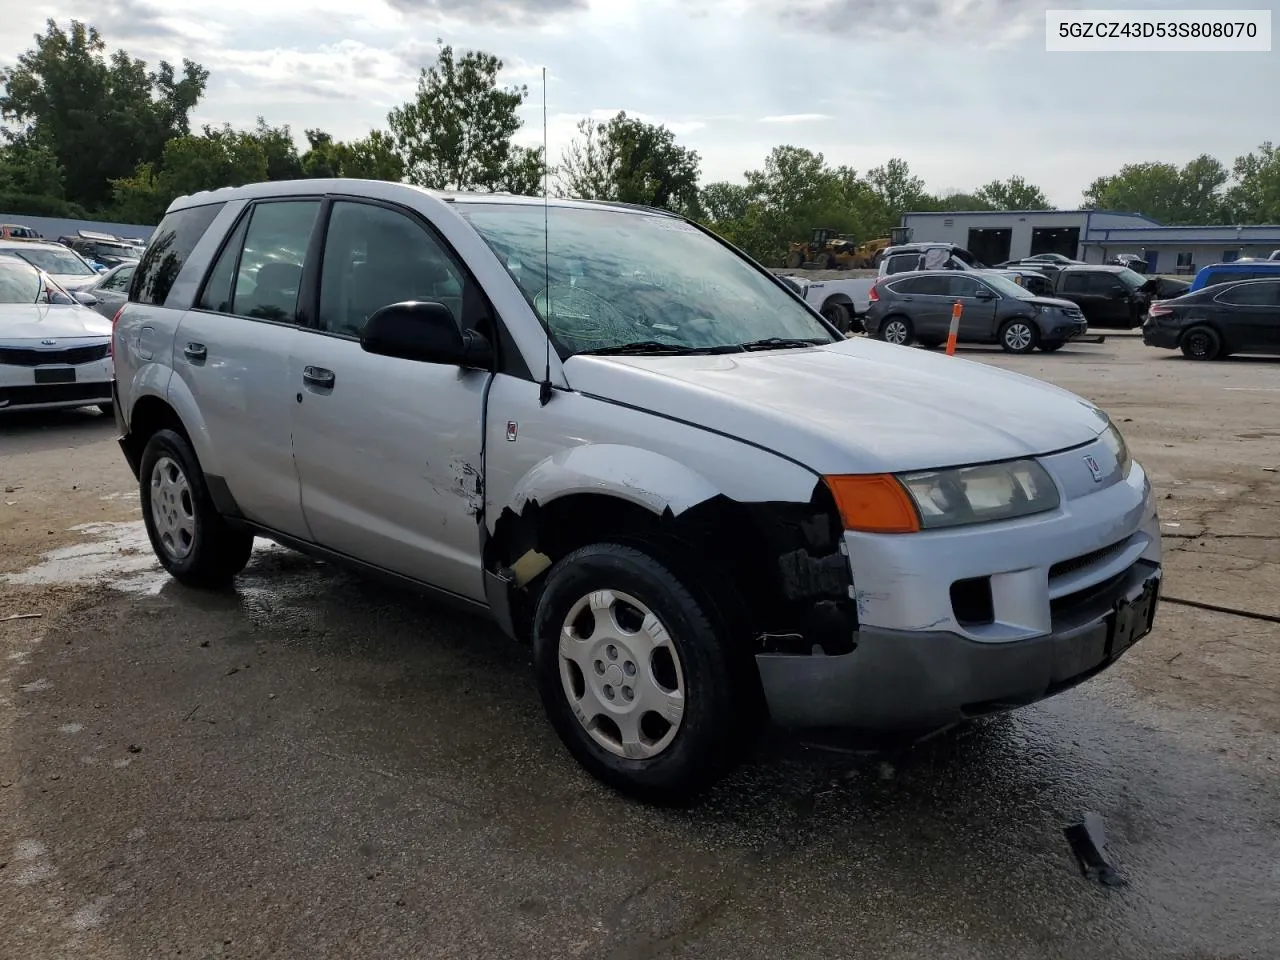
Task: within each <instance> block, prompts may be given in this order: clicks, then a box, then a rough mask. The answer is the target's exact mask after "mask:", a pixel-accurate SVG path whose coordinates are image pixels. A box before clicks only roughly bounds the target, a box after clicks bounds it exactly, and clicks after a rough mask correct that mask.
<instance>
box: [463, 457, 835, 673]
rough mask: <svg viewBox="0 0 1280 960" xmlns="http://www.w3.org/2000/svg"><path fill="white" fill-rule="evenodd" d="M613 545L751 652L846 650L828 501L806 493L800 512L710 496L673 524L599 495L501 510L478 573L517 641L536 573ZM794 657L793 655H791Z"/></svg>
mask: <svg viewBox="0 0 1280 960" xmlns="http://www.w3.org/2000/svg"><path fill="white" fill-rule="evenodd" d="M605 542H614V543H625V544H629V545H632V546H637V547H640V548H641V549H645V550H647V551H649V552H651V553H653V554H655V556H656V557H657V558H658V559H660V560H661V561H662V562H663V563H665V564H667V565H668V566H669V567H670V568H671V569H672V572H673V573H675V574H676V575H677V576H679V577H681V579H682V580H684V581H685V583H686V586H688V587H690V589H692V590H693V591H694V592H695V593H696V594H699V595H701V597H702V598H703V600H704V601H705V602H707V603H709V604H711V606H712V607H713V608H714V611H715V613H716V614H717V615H718V616H719V618H720V619H721V622H722V623H723V624H724V625H725V627H726V628H727V629H728V630H729V631H730V633H731V634H732V635H733V636H734V637H735V642H741V643H742V644H744V645H746V646H748V648H749V649H752V650H753V651H754V652H763V651H765V650H770V651H775V652H781V651H786V652H802V653H810V652H812V649H813V647H814V645H815V644H816V645H821V646H822V648H823V649H824V650H825V651H826V652H828V653H832V654H835V653H844V652H848V650H850V649H852V640H853V631H854V630H855V629H856V628H857V617H856V608H855V606H854V602H853V600H852V598H851V596H850V592H851V591H850V588H851V586H852V578H851V575H850V572H849V562H848V558H847V557H846V556H845V554H844V552H843V551H842V544H843V530H842V526H841V524H840V521H839V514H838V512H837V511H836V508H835V503H834V500H832V499H831V494H830V491H829V490H828V489H827V487H826V485H825V484H823V483H821V482H818V483H817V484H816V486H815V489H814V495H813V497H812V499H811V500H810V501H809V502H807V503H789V502H779V501H773V502H764V503H741V502H738V501H735V500H731V499H729V498H728V497H724V496H717V497H712V498H710V499H708V500H705V501H703V502H702V503H700V504H697V505H696V506H694V507H691V508H690V509H688V510H686V511H684V512H683V513H681V514H679V515H674V514H672V513H671V511H670V510H667V511H666V512H664V513H662V514H657V513H654V512H653V511H651V510H649V509H646V508H645V507H641V506H638V505H636V504H634V503H631V502H629V501H626V500H623V499H621V498H619V497H615V496H610V495H607V494H574V495H570V496H566V497H560V498H557V499H555V500H551V501H549V502H548V503H546V504H539V503H537V502H533V501H531V502H529V503H527V504H526V505H525V506H524V507H523V509H522V510H521V512H520V513H519V514H517V513H515V512H514V511H512V510H511V509H507V510H504V511H503V513H502V515H501V516H500V517H499V518H498V521H497V523H496V524H495V527H494V534H493V536H492V537H491V538H490V539H489V541H488V543H487V544H486V546H485V556H484V564H485V569H486V570H490V571H493V572H495V573H497V574H498V575H499V576H500V577H502V579H504V580H507V581H509V582H510V587H509V590H510V596H509V601H510V608H511V611H512V620H513V623H514V625H515V627H516V633H517V636H519V637H520V638H521V639H525V640H527V639H528V638H529V634H530V627H531V625H532V621H533V613H534V610H535V609H536V607H537V603H538V598H539V596H540V595H541V591H542V587H543V584H544V583H545V580H546V573H547V570H548V569H549V568H550V567H551V566H552V565H553V564H554V563H555V562H556V561H557V560H559V559H560V558H562V557H564V556H566V555H567V554H569V553H570V552H572V551H573V550H576V549H577V548H579V547H582V546H586V545H588V544H591V543H605ZM793 648H794V649H793Z"/></svg>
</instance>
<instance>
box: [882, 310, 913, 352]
mask: <svg viewBox="0 0 1280 960" xmlns="http://www.w3.org/2000/svg"><path fill="white" fill-rule="evenodd" d="M914 338H915V330H914V328H913V327H912V326H911V321H910V320H909V319H907V318H906V317H904V316H901V315H898V316H892V317H889V318H887V319H886V320H885V321H884V323H882V324H880V339H881V340H883V341H884V342H885V343H896V344H897V345H898V346H900V347H906V346H910V345H911V341H912V340H913V339H914Z"/></svg>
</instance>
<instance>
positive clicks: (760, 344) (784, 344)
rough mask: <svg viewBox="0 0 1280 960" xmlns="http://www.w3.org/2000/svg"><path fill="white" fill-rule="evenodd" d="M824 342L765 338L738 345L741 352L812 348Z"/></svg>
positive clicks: (794, 338)
mask: <svg viewBox="0 0 1280 960" xmlns="http://www.w3.org/2000/svg"><path fill="white" fill-rule="evenodd" d="M826 342H827V341H825V340H801V339H798V338H796V337H765V338H764V339H763V340H752V341H750V342H748V343H740V344H738V346H740V347H741V348H742V349H743V350H790V349H791V348H793V347H814V346H817V345H818V344H819V343H826Z"/></svg>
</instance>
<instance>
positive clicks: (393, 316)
mask: <svg viewBox="0 0 1280 960" xmlns="http://www.w3.org/2000/svg"><path fill="white" fill-rule="evenodd" d="M360 347H361V348H362V349H363V350H364V351H365V352H366V353H374V354H378V355H379V356H383V357H398V358H400V359H401V360H417V361H419V362H421V363H443V364H451V365H453V366H458V367H486V366H488V365H489V364H490V363H492V361H493V348H492V346H491V345H490V344H489V341H488V340H486V339H485V338H484V336H482V335H481V334H479V333H477V332H476V331H474V330H468V331H467V332H466V333H462V332H461V331H459V330H458V323H457V321H456V320H454V318H453V313H452V312H451V311H450V310H449V308H448V307H446V306H445V305H444V304H443V303H440V302H439V301H438V300H406V301H404V302H403V303H392V304H388V305H387V306H385V307H382V308H381V309H379V310H375V311H374V312H373V315H372V316H370V317H369V319H368V320H366V321H365V324H364V329H362V330H361V331H360Z"/></svg>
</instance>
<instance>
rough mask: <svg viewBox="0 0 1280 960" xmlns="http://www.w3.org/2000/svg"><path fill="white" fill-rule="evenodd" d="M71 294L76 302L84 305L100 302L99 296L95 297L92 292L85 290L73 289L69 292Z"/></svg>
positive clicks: (94, 304) (93, 304) (89, 305)
mask: <svg viewBox="0 0 1280 960" xmlns="http://www.w3.org/2000/svg"><path fill="white" fill-rule="evenodd" d="M71 296H72V297H73V298H74V299H75V301H76V303H79V304H81V305H82V306H86V307H92V306H96V305H97V304H99V303H101V302H102V300H101V299H100V298H99V297H95V296H94V295H93V294H92V293H89V292H88V291H86V290H73V291H72V292H71Z"/></svg>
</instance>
